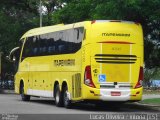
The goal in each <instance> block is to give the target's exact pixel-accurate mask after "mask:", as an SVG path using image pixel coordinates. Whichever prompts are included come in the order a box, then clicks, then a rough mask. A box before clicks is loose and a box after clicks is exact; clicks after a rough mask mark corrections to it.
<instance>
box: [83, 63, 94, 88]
mask: <svg viewBox="0 0 160 120" xmlns="http://www.w3.org/2000/svg"><path fill="white" fill-rule="evenodd" d="M84 84H86V85H87V86H90V87H93V88H95V85H94V83H93V81H92V74H91V66H86V68H85V73H84Z"/></svg>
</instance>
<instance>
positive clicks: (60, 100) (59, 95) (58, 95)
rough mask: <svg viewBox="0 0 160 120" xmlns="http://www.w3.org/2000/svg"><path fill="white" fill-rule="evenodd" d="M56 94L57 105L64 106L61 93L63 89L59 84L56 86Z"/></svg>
mask: <svg viewBox="0 0 160 120" xmlns="http://www.w3.org/2000/svg"><path fill="white" fill-rule="evenodd" d="M54 93H55V95H54V98H55V104H56V106H57V107H62V106H63V101H62V100H63V99H62V94H61V91H60V89H59V85H56V88H55V92H54Z"/></svg>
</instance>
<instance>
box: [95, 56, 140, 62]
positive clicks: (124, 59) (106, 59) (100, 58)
mask: <svg viewBox="0 0 160 120" xmlns="http://www.w3.org/2000/svg"><path fill="white" fill-rule="evenodd" d="M95 60H96V62H98V63H111V64H134V63H135V62H136V60H137V56H136V55H116V54H96V55H95Z"/></svg>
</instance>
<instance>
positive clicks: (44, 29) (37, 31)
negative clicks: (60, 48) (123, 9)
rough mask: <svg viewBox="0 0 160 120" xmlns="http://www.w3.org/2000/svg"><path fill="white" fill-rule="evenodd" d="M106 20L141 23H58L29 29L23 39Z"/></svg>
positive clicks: (93, 22) (92, 22)
mask: <svg viewBox="0 0 160 120" xmlns="http://www.w3.org/2000/svg"><path fill="white" fill-rule="evenodd" d="M104 22H123V23H128V24H139V23H135V22H132V21H123V20H93V21H83V22H77V23H73V24H67V25H64V24H58V25H53V26H46V27H39V28H34V29H31V30H29V31H27V32H26V33H25V34H24V35H23V36H22V37H21V39H23V38H26V37H30V36H34V35H41V34H45V33H49V32H54V31H60V30H65V29H71V28H76V27H82V26H84V25H86V24H87V23H88V24H87V25H92V24H95V23H104Z"/></svg>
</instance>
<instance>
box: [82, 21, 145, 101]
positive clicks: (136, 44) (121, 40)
mask: <svg viewBox="0 0 160 120" xmlns="http://www.w3.org/2000/svg"><path fill="white" fill-rule="evenodd" d="M90 24H91V25H90V28H89V29H88V32H89V33H88V39H86V41H85V42H86V43H88V44H87V45H86V47H85V48H86V49H87V50H86V52H88V54H86V55H88V56H90V57H88V62H86V63H87V64H86V65H85V68H84V71H85V72H84V85H83V97H84V99H89V100H103V101H139V100H141V99H142V80H143V33H142V27H141V25H140V24H138V23H135V22H128V21H92V22H91V23H90ZM86 57H87V56H86Z"/></svg>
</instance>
